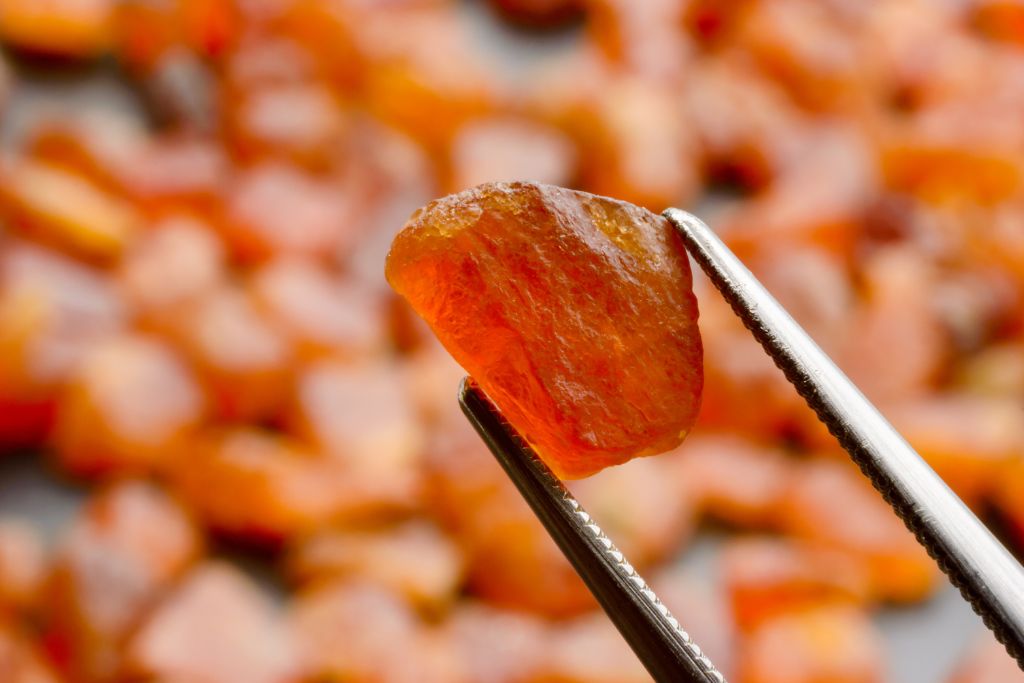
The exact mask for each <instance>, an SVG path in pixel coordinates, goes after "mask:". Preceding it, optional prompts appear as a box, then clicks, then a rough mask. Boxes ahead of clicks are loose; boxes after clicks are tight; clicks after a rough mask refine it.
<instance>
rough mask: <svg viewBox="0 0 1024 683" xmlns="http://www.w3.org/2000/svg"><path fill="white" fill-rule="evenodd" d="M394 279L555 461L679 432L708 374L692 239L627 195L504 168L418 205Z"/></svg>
mask: <svg viewBox="0 0 1024 683" xmlns="http://www.w3.org/2000/svg"><path fill="white" fill-rule="evenodd" d="M386 274H387V277H388V281H389V282H390V283H391V285H392V287H394V288H395V289H396V290H397V291H398V292H399V293H400V294H402V295H403V296H404V297H405V298H406V299H408V300H409V302H410V303H411V304H412V306H413V308H414V309H416V311H417V312H418V313H419V314H420V315H421V316H422V317H423V318H424V319H425V320H426V321H427V322H428V323H429V324H430V326H431V327H432V328H433V329H434V332H435V333H436V334H437V335H438V337H439V339H440V340H441V342H442V343H443V344H444V345H445V347H446V348H447V349H448V351H449V352H450V353H451V354H452V355H453V356H454V357H455V359H456V360H457V361H458V362H459V363H460V364H461V365H462V366H463V367H464V368H465V369H466V370H468V371H469V373H470V374H471V375H472V376H473V377H474V378H475V379H476V380H477V381H478V382H479V383H480V386H481V387H482V388H483V389H484V391H485V392H486V393H487V394H488V395H489V396H490V397H491V398H492V399H493V400H494V401H495V403H496V404H497V405H498V406H499V407H500V408H501V411H502V413H503V414H504V415H505V416H506V417H507V418H508V419H509V420H510V421H511V423H512V424H513V425H515V427H516V428H517V429H518V430H519V432H520V433H521V434H522V435H523V436H524V437H525V438H526V439H527V440H528V441H529V442H530V443H532V444H533V445H534V446H536V448H537V449H538V451H539V452H540V454H541V456H542V457H543V458H544V459H545V461H546V462H547V463H548V464H549V465H550V466H551V467H552V469H554V471H555V472H556V474H558V475H559V476H562V477H566V478H579V477H584V476H587V475H589V474H593V473H594V472H597V471H598V470H600V469H602V468H604V467H607V466H610V465H616V464H620V463H622V462H625V461H627V460H629V459H631V458H633V457H637V456H642V455H653V454H655V453H661V452H663V451H667V450H669V449H671V448H673V447H675V446H677V445H678V444H679V443H680V442H681V441H682V440H683V438H684V437H685V435H686V433H687V432H688V431H689V430H690V428H691V426H692V425H693V422H694V419H695V418H696V415H697V411H698V408H699V405H700V392H701V386H702V382H703V375H702V369H701V357H702V348H701V341H700V335H699V332H698V330H697V324H696V323H697V303H696V299H695V298H694V295H693V292H692V290H691V277H690V268H689V264H688V262H687V257H686V252H685V251H684V248H683V245H682V242H681V241H680V238H679V237H678V236H677V235H676V234H675V233H674V232H673V230H672V228H671V226H670V225H669V223H668V222H667V221H666V220H664V219H663V218H660V217H658V216H656V215H654V214H652V213H650V212H648V211H645V210H643V209H640V208H638V207H635V206H632V205H629V204H626V203H624V202H620V201H616V200H612V199H608V198H603V197H597V196H594V195H590V194H586V193H582V192H576V191H572V190H566V189H563V188H558V187H554V186H549V185H539V184H533V183H496V184H492V185H481V186H479V187H477V188H474V189H472V190H468V191H466V192H462V193H459V194H455V195H450V196H448V197H445V198H442V199H439V200H437V201H435V202H432V203H431V204H428V205H427V206H426V207H425V208H424V209H421V210H420V211H418V212H417V213H415V214H414V215H413V217H412V218H411V219H410V221H409V223H408V224H407V225H406V227H405V229H404V230H403V231H402V232H401V234H399V235H398V237H397V238H396V239H395V242H394V244H393V245H392V248H391V253H390V254H389V255H388V261H387V268H386Z"/></svg>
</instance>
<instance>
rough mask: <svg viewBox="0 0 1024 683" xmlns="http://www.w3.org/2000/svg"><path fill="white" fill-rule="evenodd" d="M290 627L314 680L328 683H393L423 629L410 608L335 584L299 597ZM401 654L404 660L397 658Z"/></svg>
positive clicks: (377, 593)
mask: <svg viewBox="0 0 1024 683" xmlns="http://www.w3.org/2000/svg"><path fill="white" fill-rule="evenodd" d="M291 623H292V630H293V632H294V633H295V636H296V638H297V639H298V645H299V647H300V651H301V652H302V654H303V660H304V662H305V663H306V665H307V667H308V669H309V673H310V674H311V675H312V680H327V681H334V680H337V681H345V680H356V681H364V680H365V681H381V683H393V680H394V677H393V676H392V675H390V669H392V668H394V667H395V666H398V664H396V662H395V660H398V659H404V658H405V657H406V656H408V654H409V653H410V650H411V648H413V647H415V643H416V641H417V639H418V637H419V635H420V629H421V624H420V621H419V618H418V617H417V615H416V613H415V612H414V611H413V609H412V607H411V606H410V605H409V604H407V603H406V602H405V601H403V600H401V599H400V598H399V597H398V596H397V595H395V594H394V593H392V592H390V591H388V590H386V589H383V588H380V587H379V586H374V585H373V584H367V583H363V582H359V581H333V582H329V583H326V584H323V585H320V586H316V587H314V588H312V589H311V590H308V591H304V592H302V593H300V594H299V595H298V597H297V598H296V600H295V601H294V602H293V603H292V605H291ZM396 652H401V653H403V654H402V656H401V657H395V653H396ZM225 683H227V682H225Z"/></svg>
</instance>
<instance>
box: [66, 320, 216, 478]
mask: <svg viewBox="0 0 1024 683" xmlns="http://www.w3.org/2000/svg"><path fill="white" fill-rule="evenodd" d="M204 404H205V397H204V396H203V393H202V391H201V390H200V388H199V386H198V384H197V382H196V381H195V379H194V378H193V377H192V374H191V372H190V370H189V368H188V367H187V366H186V365H185V364H184V363H183V362H182V360H181V359H180V358H179V357H178V356H177V355H176V354H175V353H174V351H173V350H172V349H170V348H168V347H167V346H166V345H165V344H163V343H162V342H160V341H159V340H157V339H155V338H152V337H147V336H144V335H128V334H125V335H120V336H118V337H113V338H111V339H109V340H106V341H104V342H101V343H99V344H97V345H96V346H95V347H94V348H93V349H92V350H90V352H89V353H88V354H86V356H85V357H84V358H83V359H82V362H81V364H80V365H79V367H78V368H77V370H76V372H75V373H74V374H73V375H72V377H71V380H70V382H69V384H68V386H67V388H66V389H65V390H64V392H63V394H62V396H61V399H60V404H59V407H58V410H57V423H56V425H55V428H54V435H53V442H54V445H55V448H56V457H57V462H58V463H59V464H60V465H61V467H63V468H64V469H65V470H67V471H69V472H71V473H73V474H76V475H81V476H104V475H112V474H125V473H140V472H147V471H149V470H150V469H152V468H154V467H156V466H157V465H159V464H160V463H161V462H162V461H164V460H166V459H169V458H173V457H174V456H175V455H176V453H175V448H176V447H177V446H180V445H181V440H182V437H183V436H184V435H185V434H186V433H188V432H189V431H190V430H191V429H192V428H193V427H195V426H196V425H197V424H198V423H199V421H200V419H201V418H202V416H203V413H204Z"/></svg>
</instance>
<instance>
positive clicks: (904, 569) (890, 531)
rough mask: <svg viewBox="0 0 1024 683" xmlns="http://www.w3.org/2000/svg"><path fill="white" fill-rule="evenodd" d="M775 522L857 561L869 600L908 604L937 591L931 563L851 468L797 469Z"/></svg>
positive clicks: (832, 465) (821, 463)
mask: <svg viewBox="0 0 1024 683" xmlns="http://www.w3.org/2000/svg"><path fill="white" fill-rule="evenodd" d="M780 520H781V525H782V527H783V529H784V530H785V531H786V532H787V533H789V534H790V535H792V536H794V537H796V538H800V539H804V540H806V541H811V542H814V543H816V544H819V545H821V546H822V547H828V548H833V549H836V550H841V551H844V552H848V553H851V554H853V555H854V556H856V557H857V558H858V559H860V560H862V561H863V562H864V563H865V566H866V567H867V570H868V574H869V582H870V592H871V597H872V598H875V599H880V600H888V601H894V602H914V601H917V600H921V599H923V598H925V597H927V596H928V595H930V594H931V593H932V591H934V590H935V589H936V588H937V587H938V580H939V572H938V568H937V567H936V566H935V563H934V562H933V561H932V560H931V558H929V557H928V555H927V553H926V552H925V550H924V548H922V547H921V546H920V545H918V544H917V541H915V540H914V537H913V535H912V534H911V533H910V532H909V531H907V529H906V527H904V526H903V522H901V521H900V520H899V518H898V517H896V515H895V513H893V511H892V510H890V509H889V506H888V505H886V504H885V502H884V501H883V500H882V498H881V497H880V496H879V495H878V494H877V493H876V492H875V491H873V490H872V489H871V487H870V485H869V484H868V483H867V481H865V480H864V479H863V478H862V477H861V476H860V474H859V473H857V472H856V471H854V470H853V469H852V467H849V466H846V465H844V464H842V463H835V462H830V461H817V462H811V463H808V464H806V465H804V466H803V467H801V468H800V469H799V470H798V471H797V472H796V474H795V475H794V477H793V479H792V482H791V484H790V488H789V490H788V491H787V493H786V495H785V496H784V497H783V504H782V506H781V510H780Z"/></svg>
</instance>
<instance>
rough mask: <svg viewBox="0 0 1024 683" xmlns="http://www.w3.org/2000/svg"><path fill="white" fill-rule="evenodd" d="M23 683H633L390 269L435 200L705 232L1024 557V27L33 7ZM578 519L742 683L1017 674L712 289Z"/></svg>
mask: <svg viewBox="0 0 1024 683" xmlns="http://www.w3.org/2000/svg"><path fill="white" fill-rule="evenodd" d="M0 41H2V44H3V47H4V53H3V55H0V103H2V104H0V140H2V145H0V147H2V159H0V225H2V235H0V442H2V456H0V683H61V682H63V683H352V682H358V683H362V682H368V683H412V682H416V683H418V682H426V683H435V682H436V683H632V682H633V681H646V680H648V678H647V677H646V675H645V673H644V671H643V669H642V667H640V665H639V664H638V663H637V661H636V660H635V658H634V657H633V655H632V654H631V653H630V652H629V650H628V649H627V648H626V646H625V645H624V644H623V643H622V642H621V640H620V639H619V637H618V636H617V634H616V633H615V631H614V629H613V628H612V627H611V626H610V625H609V624H608V622H607V620H606V619H605V618H604V617H603V615H602V614H600V613H599V612H598V611H596V609H595V607H594V604H593V602H592V600H591V598H590V597H589V596H588V594H587V592H586V591H585V589H584V588H583V587H582V585H581V583H580V582H579V580H578V579H577V578H576V577H575V575H574V574H573V573H572V571H571V570H570V568H569V567H568V566H567V564H566V562H565V561H564V560H563V559H562V557H561V556H560V555H559V554H558V552H557V550H556V549H555V548H554V546H553V544H552V543H551V542H550V541H549V539H548V538H547V537H546V536H545V534H544V532H543V531H542V529H541V528H540V526H539V525H538V523H537V522H536V521H535V520H534V519H533V518H532V516H531V515H530V513H529V512H528V510H527V509H526V507H525V505H524V504H523V503H522V502H521V500H519V498H518V497H517V495H516V494H515V492H514V491H513V490H512V489H511V487H510V485H509V484H508V482H507V481H506V480H505V478H504V476H503V474H501V472H500V471H499V470H498V467H497V466H496V465H495V464H494V462H493V461H492V459H491V457H490V456H489V455H488V454H487V453H486V452H485V451H484V448H483V447H482V445H481V444H480V443H479V442H478V440H477V439H476V437H475V435H474V434H472V433H471V431H470V429H469V428H468V426H467V425H466V424H465V422H464V420H463V418H462V417H461V415H460V414H459V412H458V410H457V407H456V402H455V390H456V386H457V382H458V380H459V378H460V376H461V371H460V370H459V368H458V367H456V366H455V365H454V363H453V362H452V361H451V360H449V359H448V357H447V355H446V354H445V353H444V351H443V350H442V349H440V348H439V347H438V346H437V345H436V343H435V342H434V341H433V340H432V338H431V336H430V334H429V332H428V331H427V330H426V329H425V328H424V327H423V326H422V324H420V323H419V322H418V321H417V320H416V318H415V316H413V315H412V314H411V313H410V311H409V310H408V309H406V308H405V307H404V305H403V304H402V303H401V302H400V301H398V300H396V298H395V297H394V296H393V295H392V294H391V293H390V292H389V290H388V288H387V285H386V283H385V282H384V280H383V261H384V256H385V254H386V251H387V247H388V244H389V242H390V240H391V238H392V237H393V236H394V234H395V233H396V232H397V231H398V229H400V227H401V225H402V223H403V222H404V220H405V218H406V217H407V216H408V215H409V213H410V212H411V211H412V210H413V209H415V208H416V207H418V206H420V205H422V204H423V203H425V202H426V201H428V200H429V199H431V198H433V197H435V196H437V195H440V194H443V193H447V192H452V191H456V190H459V189H462V188H465V187H469V186H472V185H475V184H478V183H481V182H485V181H490V180H508V179H533V180H541V181H546V182H551V183H558V184H562V185H567V186H571V187H578V188H581V189H585V190H590V191H593V192H597V193H601V194H607V195H612V196H615V197H619V198H622V199H626V200H629V201H632V202H636V203H639V204H642V205H644V206H647V207H649V208H651V209H652V210H655V211H660V210H661V209H662V208H664V207H665V206H668V205H675V206H682V207H686V208H690V209H693V210H695V211H697V212H698V213H700V215H701V216H702V217H704V218H705V219H706V220H708V221H709V222H710V223H711V224H712V225H713V226H714V227H715V228H716V229H717V230H718V231H719V233H720V234H721V235H722V236H723V237H724V238H725V239H726V240H727V241H728V242H729V244H730V245H731V246H732V247H733V249H734V250H736V251H737V252H738V253H739V254H740V255H741V257H742V258H743V259H744V260H745V261H746V262H747V263H748V264H749V265H750V267H751V268H752V269H753V270H754V271H755V272H756V274H757V275H758V276H759V277H760V278H761V279H762V280H763V281H764V282H765V284H766V285H767V286H768V287H769V288H770V289H771V290H772V292H773V293H774V294H775V295H776V296H777V297H778V298H780V299H781V300H782V302H783V303H784V304H785V305H786V306H787V307H788V308H789V310H790V311H791V312H792V313H793V314H794V316H795V317H796V318H797V319H798V320H799V321H800V322H801V323H802V324H803V325H804V326H805V327H806V328H807V329H808V330H809V331H810V332H811V334H812V335H813V336H814V337H815V338H816V339H817V340H818V341H819V342H820V343H821V344H822V345H823V346H824V347H825V348H826V350H827V351H828V352H829V353H830V354H832V355H833V357H834V358H835V359H836V360H837V362H838V363H839V364H840V365H841V366H842V367H843V368H844V369H845V370H847V372H848V373H849V374H850V375H851V376H852V377H853V378H854V380H855V381H856V382H857V383H858V384H859V385H860V386H861V387H862V389H863V390H864V391H865V392H866V393H867V394H868V395H869V396H870V397H871V398H872V399H873V400H874V401H876V402H877V404H878V405H879V406H880V407H881V408H882V410H883V411H884V412H885V413H886V414H887V415H888V416H889V417H890V418H891V419H892V421H893V422H894V423H895V424H896V426H897V427H898V428H899V429H900V430H901V431H902V432H903V433H904V434H905V435H906V436H907V438H908V439H909V440H910V441H911V442H912V443H913V444H914V445H915V446H916V447H917V448H918V449H919V451H920V452H921V454H922V455H923V456H924V457H925V458H926V459H927V460H928V461H929V462H931V463H932V465H933V466H934V467H935V468H936V469H937V470H938V472H939V473H940V474H941V475H942V476H943V477H945V478H946V480H947V481H948V482H949V483H950V484H951V485H952V486H953V488H954V489H956V490H957V492H958V493H959V494H960V495H961V496H962V497H963V498H964V499H965V500H966V501H968V502H969V504H970V505H971V506H972V507H973V508H974V509H975V510H977V511H978V513H979V514H981V515H983V517H984V518H985V519H986V520H987V521H988V522H990V523H991V524H992V526H993V528H994V529H995V530H996V531H997V533H999V534H1000V535H1001V536H1002V537H1003V538H1004V539H1005V540H1006V542H1007V543H1008V544H1009V545H1010V546H1011V547H1013V548H1015V549H1016V550H1017V551H1020V550H1021V549H1024V305H1022V294H1024V183H1022V179H1024V176H1022V172H1024V4H1021V3H1020V2H1018V1H1016V0H725V1H721V2H716V1H713V0H492V1H491V2H482V1H481V2H456V1H454V0H223V1H216V0H179V1H174V0H120V1H118V0H0ZM697 287H698V297H699V301H700V306H701V327H702V333H703V336H704V345H705V348H706V355H707V357H706V368H705V371H706V376H707V378H706V393H705V397H704V407H703V412H702V416H701V420H700V425H699V428H698V429H697V430H696V431H695V432H694V433H693V434H692V435H691V436H690V437H689V439H688V440H687V442H686V443H685V444H684V446H683V447H682V448H680V449H679V451H678V452H676V453H672V454H669V455H665V456H660V457H656V458H645V459H640V460H637V461H633V462H631V463H629V464H627V465H625V466H622V467H618V468H613V469H611V470H607V471H605V472H602V473H601V474H599V475H598V476H595V477H593V478H591V479H588V480H585V481H581V482H577V483H575V484H574V490H576V492H577V493H578V495H579V496H580V498H581V499H582V501H583V502H584V505H585V506H587V507H588V508H589V509H590V511H591V513H592V514H593V515H594V516H595V517H596V518H597V519H598V520H599V521H600V522H601V523H602V524H603V525H604V527H605V528H606V530H607V531H608V532H609V534H610V535H611V536H612V538H613V539H615V540H616V541H617V543H618V544H619V546H620V547H621V548H622V549H623V550H624V551H625V552H626V554H627V555H628V557H630V558H631V560H632V561H633V563H634V564H635V565H636V566H637V567H638V568H639V569H640V571H641V572H642V573H643V574H644V575H645V576H646V577H647V578H648V579H649V580H650V581H651V582H652V583H653V584H654V586H655V588H656V589H657V590H658V591H659V593H660V594H661V596H662V597H663V599H664V601H665V602H666V603H667V604H668V605H669V606H670V607H671V608H672V609H673V610H674V612H675V613H676V615H677V616H678V617H679V618H680V620H681V621H682V622H683V623H684V625H685V626H686V627H687V628H688V630H690V631H691V632H692V633H693V634H694V635H695V637H696V638H697V640H698V642H699V643H700V644H701V645H702V646H703V647H704V648H705V649H706V651H707V652H708V653H709V654H710V655H711V657H712V658H713V659H714V661H715V662H716V663H717V664H718V665H719V666H720V668H721V669H722V670H723V671H724V672H725V673H726V674H727V675H728V676H729V677H730V680H733V681H739V682H740V683H882V682H892V683H930V682H939V683H1010V682H1012V681H1020V680H1024V676H1022V675H1021V674H1020V672H1018V671H1017V670H1016V668H1015V667H1014V665H1013V663H1012V662H1011V660H1010V659H1009V657H1008V656H1007V655H1006V654H1005V653H1003V652H1002V650H1001V649H1000V647H999V646H998V645H996V644H995V643H994V641H993V640H992V639H991V638H990V637H988V636H987V635H986V634H985V632H984V631H983V629H982V627H981V625H980V622H979V621H978V620H977V618H976V617H975V616H974V615H973V614H971V612H970V610H969V608H968V607H967V606H966V605H965V604H964V603H963V602H962V601H961V600H960V598H959V596H958V595H957V594H956V593H955V592H953V591H952V589H951V588H949V587H948V585H947V583H946V582H945V580H944V579H943V578H942V577H941V575H939V574H938V572H937V570H936V569H935V567H934V566H933V564H932V562H931V561H930V560H929V559H928V558H927V557H926V555H925V554H924V552H923V551H922V550H921V549H920V548H918V547H917V546H916V544H915V543H914V541H913V539H912V538H911V536H910V535H909V534H908V533H907V532H906V531H905V530H904V529H903V527H902V525H901V524H900V523H899V522H898V521H897V519H896V518H895V517H894V516H893V515H892V513H891V512H890V511H889V510H888V508H887V507H886V506H885V504H884V503H883V502H882V501H881V499H880V498H879V496H878V495H877V494H876V493H875V492H874V491H873V490H872V489H871V488H870V487H869V486H868V485H867V484H866V483H865V481H864V480H863V479H862V477H861V476H860V475H859V473H857V472H856V471H854V470H853V469H852V467H851V466H849V464H848V463H847V460H846V457H845V456H844V454H843V453H842V452H841V451H839V450H838V449H837V447H836V445H835V444H834V443H832V441H831V439H830V438H829V437H828V435H827V433H825V431H824V430H823V428H821V427H820V425H819V424H818V423H817V422H816V421H815V419H814V418H813V416H812V415H811V414H810V412H809V411H808V410H807V409H806V408H804V407H803V405H802V403H801V401H800V400H799V399H798V398H797V396H796V395H795V393H794V391H793V390H792V388H791V387H790V386H789V385H787V384H786V383H785V381H784V380H783V378H782V376H781V374H780V373H779V372H778V371H777V370H776V369H775V368H774V366H773V365H772V364H771V362H770V361H768V360H767V358H766V357H765V356H764V355H763V353H762V352H761V351H760V349H759V348H758V347H757V346H756V344H755V343H754V342H753V340H752V339H751V338H750V337H749V336H748V334H747V333H746V332H745V331H744V330H743V329H742V327H741V326H740V325H739V324H738V323H737V321H736V320H735V319H734V318H733V316H732V314H731V312H730V311H729V310H728V308H727V307H726V306H725V305H724V304H723V303H722V302H721V301H720V299H719V298H718V297H717V296H716V295H715V293H714V292H712V291H710V289H709V287H708V286H707V284H706V283H705V282H703V281H702V280H700V278H699V277H698V281H697Z"/></svg>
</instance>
